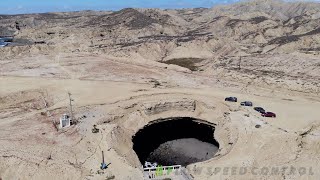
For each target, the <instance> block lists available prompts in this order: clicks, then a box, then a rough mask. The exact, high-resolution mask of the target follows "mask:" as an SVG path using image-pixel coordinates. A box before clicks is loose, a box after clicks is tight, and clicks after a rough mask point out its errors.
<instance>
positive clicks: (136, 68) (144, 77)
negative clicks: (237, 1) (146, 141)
mask: <svg viewBox="0 0 320 180" xmlns="http://www.w3.org/2000/svg"><path fill="white" fill-rule="evenodd" d="M41 58H42V57H39V59H40V60H41ZM87 58H90V57H87ZM94 58H96V57H92V59H94ZM71 59H72V58H71ZM43 60H45V58H44V59H43ZM96 62H98V63H97V64H95V63H93V64H91V65H92V66H94V67H95V68H93V69H91V70H88V69H85V68H86V67H87V66H86V64H82V65H81V64H80V65H79V67H74V66H60V65H59V66H58V65H56V66H54V64H55V63H53V65H52V68H49V69H50V71H52V73H53V74H51V76H48V73H47V72H48V71H47V70H45V69H43V67H42V66H35V67H33V68H32V72H31V70H28V71H22V70H21V68H22V67H21V66H14V65H12V67H11V69H10V68H8V69H6V71H3V70H1V74H2V76H1V77H0V87H1V88H0V117H1V120H0V177H1V178H2V179H124V180H126V179H132V180H136V179H143V174H142V171H141V164H140V162H139V161H138V159H137V157H136V155H135V153H134V151H133V150H132V142H131V136H132V135H134V134H135V132H137V131H138V130H139V129H140V128H142V127H143V126H144V125H146V124H148V123H149V122H151V121H154V120H156V119H159V118H169V117H179V116H188V117H194V118H199V119H203V120H206V121H208V122H212V123H215V124H217V126H216V132H215V136H216V138H217V141H218V142H219V144H220V147H219V151H218V152H217V154H216V155H215V157H214V158H212V159H210V160H207V161H205V162H200V163H196V164H192V165H189V166H188V167H187V169H189V173H190V174H191V175H192V176H193V177H194V179H199V180H200V179H201V180H202V179H318V177H319V176H320V171H319V169H320V168H319V164H320V156H319V149H320V143H319V142H320V141H319V136H320V126H319V124H320V121H319V116H320V113H319V108H320V100H319V99H320V98H319V97H318V96H316V95H313V94H305V93H301V92H293V91H287V90H281V89H279V88H277V89H276V90H275V89H272V88H269V89H268V88H262V87H255V86H245V88H244V86H242V85H241V84H240V83H237V82H229V81H223V80H220V81H217V79H215V78H214V77H210V76H205V75H203V74H197V73H190V72H188V71H186V70H184V69H179V67H175V66H173V67H170V68H167V69H164V68H163V66H162V65H159V64H158V63H151V62H149V63H150V64H151V65H152V66H151V67H152V68H150V66H143V65H139V64H137V63H128V62H126V63H124V62H123V61H120V60H112V61H111V60H109V59H108V58H106V59H101V58H99V57H98V58H97V59H96ZM101 62H104V63H106V64H107V65H105V66H103V67H100V68H101V69H102V70H103V71H100V70H99V65H101V64H103V63H101ZM10 63H13V64H14V62H10ZM17 63H20V62H17ZM21 63H22V64H23V62H21ZM46 66H50V64H47V65H46ZM19 68H20V69H19ZM117 70H118V71H117ZM43 73H44V74H43ZM83 77H85V78H83ZM149 77H152V78H149ZM155 80H156V81H158V82H159V83H160V86H158V85H155ZM68 92H71V94H72V98H73V99H74V109H75V117H76V118H77V119H78V120H79V123H78V124H77V125H76V126H72V127H70V128H67V129H64V130H59V131H57V130H56V129H55V128H54V126H53V123H52V122H53V121H58V120H59V117H60V116H61V114H63V113H65V112H68V109H67V108H68V94H67V93H68ZM226 96H237V97H238V100H239V101H244V100H250V101H252V102H253V103H254V106H262V107H264V108H265V109H267V110H268V111H273V112H275V113H277V118H264V117H261V116H260V114H259V113H257V112H255V111H254V110H253V109H252V108H249V107H241V106H240V105H239V103H226V102H224V98H225V97H226ZM44 102H47V105H48V107H47V109H46V108H45V105H44V104H45V103H44ZM189 102H194V103H195V104H196V109H195V110H194V111H191V110H188V109H189V108H188V106H189V104H192V103H189ZM184 106H185V108H181V107H184ZM148 107H149V108H148ZM150 107H151V108H150ZM150 109H152V110H151V111H150ZM46 110H48V111H49V113H48V114H49V115H47V114H45V113H41V112H46ZM94 124H96V125H97V128H98V129H99V130H100V131H99V133H97V134H93V133H92V132H91V129H92V126H93V125H94ZM257 124H259V125H261V127H260V128H255V125H257ZM101 151H104V152H105V159H106V162H107V163H111V164H110V166H109V168H108V169H107V170H105V171H100V170H99V166H100V163H101ZM233 167H235V168H236V171H235V172H234V171H231V170H232V168H233ZM273 167H288V168H289V169H290V168H291V167H293V168H296V170H294V172H292V173H291V172H290V171H289V170H287V171H284V172H282V171H281V172H279V173H275V174H272V173H271V168H273ZM219 168H220V171H218V170H219ZM224 168H229V169H227V170H225V169H224ZM240 168H247V169H248V171H247V172H246V173H245V175H241V173H240V172H239V170H240ZM263 168H265V169H263ZM266 168H267V170H268V172H267V173H266ZM299 168H300V169H299ZM301 168H306V173H303V169H302V170H301ZM310 168H311V170H310ZM252 169H254V171H252ZM214 170H216V171H214ZM298 170H301V172H300V174H299V171H298ZM292 171H293V170H292ZM57 174H58V175H59V176H57ZM113 177H114V178H113Z"/></svg>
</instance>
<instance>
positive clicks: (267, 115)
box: [261, 112, 276, 117]
mask: <svg viewBox="0 0 320 180" xmlns="http://www.w3.org/2000/svg"><path fill="white" fill-rule="evenodd" d="M261 116H263V117H276V114H275V113H273V112H265V113H262V114H261Z"/></svg>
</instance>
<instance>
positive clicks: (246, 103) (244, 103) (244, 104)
mask: <svg viewBox="0 0 320 180" xmlns="http://www.w3.org/2000/svg"><path fill="white" fill-rule="evenodd" d="M241 106H252V102H251V101H244V102H241Z"/></svg>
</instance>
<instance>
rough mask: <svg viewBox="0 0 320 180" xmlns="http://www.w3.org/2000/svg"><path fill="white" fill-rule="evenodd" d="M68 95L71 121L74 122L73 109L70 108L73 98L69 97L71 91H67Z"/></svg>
mask: <svg viewBox="0 0 320 180" xmlns="http://www.w3.org/2000/svg"><path fill="white" fill-rule="evenodd" d="M68 95H69V102H70V115H71V121H72V122H74V123H75V121H73V110H72V101H73V99H72V98H71V95H72V94H71V93H70V92H68Z"/></svg>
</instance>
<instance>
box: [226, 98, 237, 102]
mask: <svg viewBox="0 0 320 180" xmlns="http://www.w3.org/2000/svg"><path fill="white" fill-rule="evenodd" d="M224 100H225V101H230V102H237V101H238V99H237V98H236V97H227V98H225V99H224Z"/></svg>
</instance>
